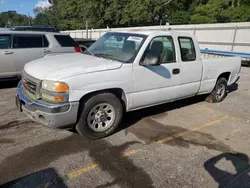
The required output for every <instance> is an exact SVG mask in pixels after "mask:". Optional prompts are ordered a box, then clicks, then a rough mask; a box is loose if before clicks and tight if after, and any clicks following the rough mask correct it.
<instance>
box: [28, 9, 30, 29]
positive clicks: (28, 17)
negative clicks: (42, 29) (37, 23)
mask: <svg viewBox="0 0 250 188" xmlns="http://www.w3.org/2000/svg"><path fill="white" fill-rule="evenodd" d="M28 23H29V26H30V25H31V23H30V13H29V12H28Z"/></svg>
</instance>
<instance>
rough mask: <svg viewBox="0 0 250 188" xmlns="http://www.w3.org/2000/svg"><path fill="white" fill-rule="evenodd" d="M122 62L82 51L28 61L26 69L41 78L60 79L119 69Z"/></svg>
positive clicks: (30, 73) (28, 72)
mask: <svg viewBox="0 0 250 188" xmlns="http://www.w3.org/2000/svg"><path fill="white" fill-rule="evenodd" d="M121 66H122V63H121V62H118V61H113V60H109V59H104V58H99V57H95V56H91V55H87V54H82V53H70V54H63V55H55V56H48V57H45V58H42V59H37V60H35V61H31V62H29V63H27V64H26V65H25V67H24V71H25V72H26V73H27V74H29V75H31V76H33V77H35V78H37V79H40V80H55V81H56V80H60V79H63V78H67V77H70V76H74V75H78V74H86V73H91V72H98V71H107V70H113V69H119V68H120V67H121Z"/></svg>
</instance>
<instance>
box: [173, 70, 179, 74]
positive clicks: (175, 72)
mask: <svg viewBox="0 0 250 188" xmlns="http://www.w3.org/2000/svg"><path fill="white" fill-rule="evenodd" d="M172 73H173V74H180V69H173V71H172Z"/></svg>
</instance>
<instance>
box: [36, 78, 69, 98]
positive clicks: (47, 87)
mask: <svg viewBox="0 0 250 188" xmlns="http://www.w3.org/2000/svg"><path fill="white" fill-rule="evenodd" d="M68 92H69V86H68V84H66V83H64V82H55V81H48V80H44V81H42V86H41V96H42V98H43V99H44V100H45V101H48V102H65V101H66V100H68Z"/></svg>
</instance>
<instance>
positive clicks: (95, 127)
mask: <svg viewBox="0 0 250 188" xmlns="http://www.w3.org/2000/svg"><path fill="white" fill-rule="evenodd" d="M81 108H83V109H81V110H82V112H81V114H80V118H79V121H78V123H77V125H76V130H77V131H78V133H79V134H80V135H82V136H84V137H86V138H88V139H92V140H96V139H101V138H104V137H107V136H109V135H111V134H112V133H113V132H114V131H115V130H116V129H117V127H118V126H119V124H120V122H121V119H122V117H123V107H122V104H121V101H120V100H119V99H118V98H117V97H116V96H115V95H114V94H112V93H100V94H97V95H94V96H93V97H91V98H90V99H88V100H87V101H86V102H85V103H84V104H82V106H81Z"/></svg>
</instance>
